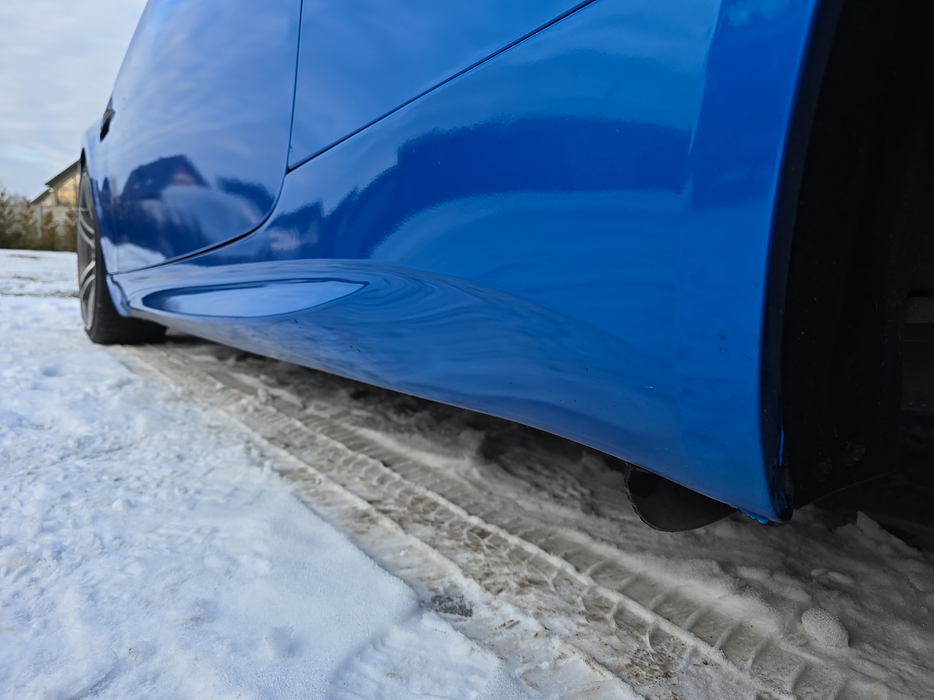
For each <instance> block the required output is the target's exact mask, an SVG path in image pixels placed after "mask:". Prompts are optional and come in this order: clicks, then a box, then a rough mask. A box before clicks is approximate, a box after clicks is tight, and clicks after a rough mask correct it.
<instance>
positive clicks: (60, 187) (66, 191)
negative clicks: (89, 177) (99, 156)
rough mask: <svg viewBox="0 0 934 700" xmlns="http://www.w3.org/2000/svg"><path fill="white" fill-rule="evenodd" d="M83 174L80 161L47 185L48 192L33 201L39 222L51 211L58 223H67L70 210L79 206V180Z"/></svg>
mask: <svg viewBox="0 0 934 700" xmlns="http://www.w3.org/2000/svg"><path fill="white" fill-rule="evenodd" d="M80 177H81V172H80V170H79V169H78V161H75V162H74V163H72V164H71V165H69V166H68V167H67V168H65V169H64V170H62V172H60V173H59V174H58V175H56V176H55V177H53V178H52V179H51V180H49V181H48V182H46V183H45V186H46V191H45V192H43V193H42V194H40V195H39V196H38V197H36V198H35V199H34V200H32V205H33V206H34V207H36V215H37V216H38V220H39V221H41V220H42V216H43V215H44V214H45V213H46V212H47V211H51V212H52V215H53V216H54V217H55V222H56V223H61V222H63V221H65V217H66V215H67V212H68V210H69V209H74V208H75V207H76V206H77V205H78V180H79V178H80Z"/></svg>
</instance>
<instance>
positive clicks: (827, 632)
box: [801, 608, 850, 647]
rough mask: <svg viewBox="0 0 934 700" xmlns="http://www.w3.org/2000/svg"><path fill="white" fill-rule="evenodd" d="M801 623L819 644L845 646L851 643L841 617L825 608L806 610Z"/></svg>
mask: <svg viewBox="0 0 934 700" xmlns="http://www.w3.org/2000/svg"><path fill="white" fill-rule="evenodd" d="M801 625H802V627H804V631H805V632H807V633H808V634H809V635H811V637H813V638H814V640H815V641H816V642H817V643H818V644H823V645H824V646H828V647H845V646H847V645H849V643H850V637H849V635H848V634H847V631H846V628H845V627H844V626H843V623H841V622H840V618H839V617H837V616H836V615H834V614H833V613H831V612H827V611H826V610H824V609H823V608H808V609H807V610H805V611H804V613H803V614H802V615H801Z"/></svg>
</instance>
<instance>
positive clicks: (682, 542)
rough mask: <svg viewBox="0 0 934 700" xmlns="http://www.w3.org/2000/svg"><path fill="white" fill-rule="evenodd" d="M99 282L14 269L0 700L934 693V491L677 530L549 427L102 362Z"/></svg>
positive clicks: (255, 368) (2, 515)
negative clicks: (77, 288)
mask: <svg viewBox="0 0 934 700" xmlns="http://www.w3.org/2000/svg"><path fill="white" fill-rule="evenodd" d="M73 268H74V259H73V257H71V256H68V255H62V254H34V253H19V252H5V251H0V698H2V697H11V698H24V697H25V698H29V697H40V698H46V697H48V698H55V697H114V698H118V697H119V698H124V697H134V698H135V697H157V698H163V697H165V698H174V697H199V698H200V697H231V698H233V697H242V698H249V697H257V698H258V697H333V698H422V697H434V698H437V697H444V698H471V697H476V698H498V697H503V698H511V697H516V698H521V697H533V698H534V697H547V698H581V699H583V698H587V700H597V699H600V700H602V699H603V698H631V697H638V696H642V697H645V698H662V699H665V700H675V699H678V700H702V699H703V700H706V699H710V700H733V698H736V699H737V700H739V699H741V698H742V699H744V700H773V699H778V698H782V699H790V698H802V699H803V698H815V699H818V698H819V699H821V700H823V699H824V698H827V699H833V700H864V699H865V700H890V699H891V700H895V699H896V698H918V699H921V700H928V699H930V698H932V697H934V527H932V525H934V518H932V517H931V511H932V509H931V508H930V505H929V504H930V498H925V497H924V494H925V493H928V491H926V490H925V489H930V484H928V485H926V486H923V487H921V486H918V485H915V486H912V485H911V484H909V485H907V486H906V485H905V484H900V485H899V489H897V492H896V493H895V497H897V498H903V496H901V495H900V494H902V493H903V492H904V491H905V490H906V489H908V490H911V493H910V494H909V497H910V500H913V501H914V502H915V506H916V508H915V511H914V512H913V513H909V510H910V509H908V508H905V507H901V504H902V503H904V501H897V502H895V506H894V507H888V506H887V505H886V503H884V502H883V500H880V499H874V498H872V496H873V495H874V494H873V491H878V492H879V493H881V492H882V491H884V490H885V489H883V488H881V487H880V486H874V487H873V488H872V489H869V490H868V491H869V494H868V495H869V498H868V499H867V498H863V499H862V500H860V499H858V498H840V499H836V501H835V502H834V503H831V504H824V505H823V506H822V507H816V506H810V507H807V508H804V509H802V510H801V511H800V512H798V513H796V515H795V519H794V522H793V523H792V524H791V525H788V526H785V527H771V526H769V527H765V526H760V525H758V524H757V523H755V522H753V521H751V520H748V519H746V518H744V517H743V516H734V517H731V518H728V519H726V520H724V521H722V522H720V523H717V524H715V525H713V526H710V527H707V528H704V529H702V530H698V531H695V532H689V533H682V534H677V535H670V534H663V533H657V532H654V531H652V530H649V529H648V528H647V527H645V526H644V525H643V524H641V523H640V522H639V521H638V518H637V517H636V516H635V515H634V513H633V512H632V510H631V509H630V508H629V506H628V503H627V500H626V497H625V494H624V492H623V489H622V484H621V478H620V474H619V472H618V471H617V470H616V469H615V468H614V464H613V461H612V460H610V459H607V458H606V457H604V456H602V455H599V454H597V453H594V452H592V451H589V450H586V449H584V448H581V447H580V446H578V445H574V444H573V443H569V442H567V441H564V440H560V439H558V438H554V437H553V436H548V435H545V434H543V433H540V432H538V431H534V430H531V429H527V428H523V427H521V426H517V425H515V424H511V423H508V422H505V421H499V420H496V419H492V418H488V417H485V416H480V415H477V414H473V413H471V412H469V411H461V410H459V409H455V408H451V407H449V406H443V405H439V404H433V403H431V402H427V401H421V400H419V399H415V398H412V397H407V396H402V395H399V394H395V393H393V392H388V391H384V390H381V389H377V388H373V387H368V386H365V385H361V384H358V383H355V382H351V381H349V380H346V379H341V378H339V377H334V376H332V375H327V374H324V373H320V372H313V371H310V370H306V369H303V368H299V367H295V366H293V365H288V364H285V363H281V362H276V361H273V360H268V359H264V358H258V357H256V356H252V355H249V354H246V353H241V352H239V351H236V350H234V349H230V348H224V347H221V346H216V345H213V344H210V343H203V342H200V341H195V340H193V339H188V338H183V337H179V336H173V337H170V339H169V341H168V342H167V343H166V344H165V345H163V346H153V347H142V348H113V349H110V350H108V349H103V348H99V347H96V346H93V345H91V344H90V343H88V342H87V341H86V339H85V337H84V334H83V332H82V331H81V328H80V322H79V320H78V315H77V304H76V300H75V299H73V298H67V297H68V295H69V294H70V293H71V288H72V287H71V278H72V275H73V272H72V271H73ZM857 495H858V494H857ZM864 496H865V494H864ZM889 505H891V504H889ZM309 509H310V510H309ZM322 518H323V519H322ZM357 547H359V548H360V549H357Z"/></svg>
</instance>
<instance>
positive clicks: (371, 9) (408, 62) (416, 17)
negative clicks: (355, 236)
mask: <svg viewBox="0 0 934 700" xmlns="http://www.w3.org/2000/svg"><path fill="white" fill-rule="evenodd" d="M590 1H591V0H583V1H582V0H539V1H538V2H529V1H528V0H473V1H472V2H460V3H450V2H444V3H442V2H437V0H402V1H400V2H385V0H341V2H340V7H339V9H338V8H337V7H336V6H335V3H334V1H333V0H305V2H304V4H303V7H302V36H303V37H304V39H303V41H302V45H301V50H300V53H299V61H298V82H297V87H296V91H295V124H294V127H293V129H292V150H291V155H290V165H291V166H292V167H294V166H295V165H297V164H299V163H301V162H302V161H304V160H306V159H308V158H309V157H311V156H313V155H315V154H316V153H318V152H320V151H322V150H323V149H325V148H327V147H328V146H330V145H332V144H334V143H335V142H337V141H339V140H341V139H342V138H344V137H346V136H347V135H349V134H352V133H353V132H355V131H357V130H358V129H361V128H363V127H365V126H366V125H367V124H369V123H370V122H373V121H374V120H376V119H378V118H379V117H382V116H383V115H385V114H387V113H389V112H391V111H392V110H394V109H396V108H397V107H399V106H400V105H402V104H404V103H405V102H408V101H409V100H411V99H412V98H414V97H417V96H418V95H420V94H422V93H423V92H425V91H426V90H429V89H431V88H433V87H435V86H436V85H438V84H439V83H441V82H444V81H445V80H447V79H449V78H451V77H452V76H453V75H455V74H457V73H459V72H461V71H463V70H464V69H466V68H469V67H470V66H472V65H474V64H475V63H477V62H479V61H481V60H483V59H485V58H487V57H489V56H490V55H492V54H494V53H496V52H497V51H500V50H501V49H503V48H504V47H506V46H508V45H509V44H511V43H513V42H515V41H517V40H519V39H521V38H522V37H523V36H525V35H527V34H529V33H531V32H533V31H535V30H536V29H539V28H540V27H542V26H544V25H546V24H548V23H549V22H552V21H554V20H555V19H556V18H557V17H560V16H561V15H562V14H564V13H566V12H568V11H571V10H573V9H574V8H576V7H580V6H581V5H584V4H587V2H590Z"/></svg>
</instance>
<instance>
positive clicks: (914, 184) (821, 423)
mask: <svg viewBox="0 0 934 700" xmlns="http://www.w3.org/2000/svg"><path fill="white" fill-rule="evenodd" d="M930 15H932V11H931V9H929V8H928V7H926V6H925V5H924V4H923V3H922V2H916V1H914V0H900V1H896V2H882V1H874V2H854V1H853V0H850V1H848V2H844V0H829V1H826V2H824V3H822V5H821V7H820V9H819V12H818V16H817V17H816V20H815V25H814V29H813V32H812V40H811V46H810V49H809V55H808V58H807V61H806V63H805V69H804V72H803V74H802V75H801V81H800V90H799V99H798V102H797V105H796V112H795V116H794V119H793V122H792V124H791V126H790V133H789V139H788V147H787V152H786V158H785V163H784V166H783V175H782V183H781V189H780V195H779V203H778V207H777V209H776V215H775V227H774V237H773V249H772V256H771V263H770V272H769V275H770V276H769V291H768V300H767V308H766V327H765V334H764V348H763V358H764V361H763V387H764V390H763V394H764V395H763V405H764V406H766V405H769V399H770V398H771V399H772V400H773V402H774V404H773V405H775V404H778V403H779V402H780V405H781V427H782V434H783V445H782V469H781V472H780V477H781V478H782V479H783V480H784V484H783V485H784V490H785V493H786V494H787V495H788V496H789V501H790V505H791V506H792V507H800V506H801V505H804V504H806V503H808V502H810V501H812V500H814V499H815V498H818V497H820V496H822V495H824V494H826V493H829V492H832V491H834V490H837V489H839V488H843V487H846V486H849V485H851V484H855V483H858V482H860V481H864V480H867V479H870V478H873V477H874V476H877V475H880V474H883V473H885V472H886V471H890V470H891V469H892V468H894V465H895V461H896V454H897V441H898V424H899V415H900V412H901V405H902V386H903V381H904V378H903V377H904V371H903V363H902V326H903V319H904V313H905V300H906V298H907V297H908V295H909V293H910V292H911V290H912V288H913V287H912V279H913V278H915V277H917V275H916V270H915V261H916V260H917V259H920V258H924V256H921V255H919V253H920V252H921V247H922V245H925V244H927V241H928V240H929V239H930V238H931V236H930V235H928V236H926V237H925V236H923V235H921V234H922V232H923V231H924V230H925V228H924V227H925V226H929V225H930V222H931V221H932V220H934V206H932V203H931V201H930V200H931V199H932V198H931V197H930V196H927V197H925V196H924V194H925V192H924V190H925V188H926V187H927V188H929V186H930V184H931V183H932V182H934V178H932V174H934V168H932V160H934V159H932V158H931V153H932V151H934V138H932V136H934V134H932V129H930V128H929V127H927V126H926V124H925V119H926V117H930V116H931V115H932V114H934V68H932V66H934V48H932V47H931V45H930V42H928V41H927V40H926V37H925V36H924V31H925V27H930V26H931V22H930V19H931V17H930ZM927 230H928V231H929V230H930V229H927ZM765 419H766V418H765V417H764V418H763V420H765ZM768 419H769V420H774V417H772V416H769V417H768ZM764 434H768V431H764Z"/></svg>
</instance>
